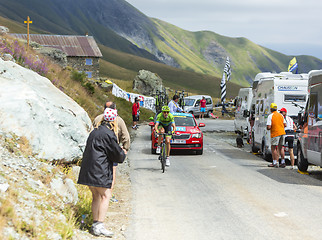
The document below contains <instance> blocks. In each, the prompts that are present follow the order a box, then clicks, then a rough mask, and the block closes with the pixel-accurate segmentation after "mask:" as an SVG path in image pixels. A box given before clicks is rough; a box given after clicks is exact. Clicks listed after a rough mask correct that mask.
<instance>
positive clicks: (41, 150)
mask: <svg viewBox="0 0 322 240" xmlns="http://www.w3.org/2000/svg"><path fill="white" fill-rule="evenodd" d="M0 72H3V73H2V74H0V102H1V104H0V132H13V133H14V134H16V135H17V136H25V137H26V138H27V139H28V140H29V143H30V144H31V147H32V149H33V152H34V154H38V155H37V157H38V158H43V159H47V160H50V161H51V160H63V161H66V162H69V161H73V160H77V159H79V158H80V157H81V156H82V147H83V146H84V145H85V143H86V139H87V137H88V134H89V130H90V127H91V124H92V123H91V120H90V118H89V117H88V115H87V113H86V112H85V111H84V109H83V108H81V107H80V106H79V105H78V104H77V103H76V102H75V101H74V100H73V99H71V98H70V97H68V96H67V95H65V94H64V93H63V92H62V91H60V90H59V89H57V88H56V87H55V86H54V85H53V84H52V83H51V82H50V80H49V79H47V78H45V77H42V76H40V75H39V74H37V73H35V72H33V71H31V70H29V69H26V68H23V67H21V66H19V65H17V64H15V63H13V62H10V61H7V62H5V61H3V60H1V59H0Z"/></svg>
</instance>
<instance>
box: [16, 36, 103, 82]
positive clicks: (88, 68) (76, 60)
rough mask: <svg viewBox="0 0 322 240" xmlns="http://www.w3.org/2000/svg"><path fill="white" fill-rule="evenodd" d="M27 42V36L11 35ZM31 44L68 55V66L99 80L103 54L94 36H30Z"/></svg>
mask: <svg viewBox="0 0 322 240" xmlns="http://www.w3.org/2000/svg"><path fill="white" fill-rule="evenodd" d="M10 35H11V36H13V37H16V38H20V39H25V40H27V34H10ZM29 37H30V42H35V43H38V44H39V45H41V46H43V47H48V48H54V49H58V50H60V51H62V52H63V53H65V54H66V58H67V65H69V66H71V67H72V68H75V69H76V70H78V71H84V72H85V73H86V74H87V76H88V78H99V59H100V58H101V57H102V53H101V51H100V49H99V47H98V46H97V43H96V41H95V39H94V37H92V36H72V35H44V34H30V35H29Z"/></svg>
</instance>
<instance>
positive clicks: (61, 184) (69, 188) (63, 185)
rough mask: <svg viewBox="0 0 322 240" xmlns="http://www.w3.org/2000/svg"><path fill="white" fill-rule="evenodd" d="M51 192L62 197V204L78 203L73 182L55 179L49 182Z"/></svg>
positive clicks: (67, 179)
mask: <svg viewBox="0 0 322 240" xmlns="http://www.w3.org/2000/svg"><path fill="white" fill-rule="evenodd" d="M50 187H51V189H52V191H55V192H56V193H57V194H58V195H60V196H61V197H63V201H64V203H73V204H76V203H77V201H78V192H77V189H76V187H75V184H74V182H73V181H72V180H71V179H69V178H66V179H64V180H63V179H62V178H55V179H53V180H52V181H51V182H50Z"/></svg>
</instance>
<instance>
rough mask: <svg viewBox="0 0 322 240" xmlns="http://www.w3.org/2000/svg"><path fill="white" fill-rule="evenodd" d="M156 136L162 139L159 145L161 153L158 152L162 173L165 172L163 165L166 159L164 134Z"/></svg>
mask: <svg viewBox="0 0 322 240" xmlns="http://www.w3.org/2000/svg"><path fill="white" fill-rule="evenodd" d="M157 135H158V137H162V142H161V145H160V148H161V151H160V156H159V160H160V162H161V169H162V173H164V171H165V163H166V158H167V145H166V143H165V136H166V133H157ZM171 136H172V135H171Z"/></svg>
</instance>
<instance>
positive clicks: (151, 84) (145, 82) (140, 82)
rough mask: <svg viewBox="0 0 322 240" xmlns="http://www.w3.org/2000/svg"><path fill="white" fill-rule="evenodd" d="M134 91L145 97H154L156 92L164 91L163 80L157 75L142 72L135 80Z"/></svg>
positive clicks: (145, 71)
mask: <svg viewBox="0 0 322 240" xmlns="http://www.w3.org/2000/svg"><path fill="white" fill-rule="evenodd" d="M133 90H135V91H137V92H138V93H140V94H143V95H147V96H152V95H153V93H155V91H156V90H158V91H161V90H162V79H161V78H160V77H159V76H158V75H157V74H155V73H152V72H150V71H147V70H140V71H139V74H138V75H137V76H136V77H135V78H134V81H133Z"/></svg>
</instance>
